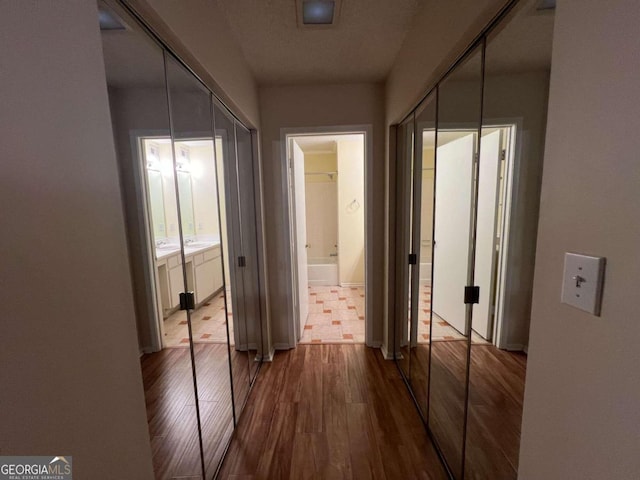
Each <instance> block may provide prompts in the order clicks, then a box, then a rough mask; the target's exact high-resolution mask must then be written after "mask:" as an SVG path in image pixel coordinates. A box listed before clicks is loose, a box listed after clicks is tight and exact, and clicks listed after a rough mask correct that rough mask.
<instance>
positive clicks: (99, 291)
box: [0, 0, 153, 479]
mask: <svg viewBox="0 0 640 480" xmlns="http://www.w3.org/2000/svg"><path fill="white" fill-rule="evenodd" d="M0 9H1V10H2V15H0V39H1V43H2V45H3V48H2V49H0V65H2V72H3V73H2V76H0V104H1V105H2V108H0V144H1V145H2V175H1V176H0V182H1V184H0V205H2V207H1V210H0V224H1V225H2V231H3V234H2V235H1V236H0V251H2V252H3V253H4V255H3V266H2V273H1V275H2V277H1V284H2V288H0V302H2V305H3V308H4V311H3V318H4V319H6V321H4V322H3V327H2V339H3V346H2V348H1V349H0V365H2V368H0V384H1V385H2V388H0V405H2V408H0V424H1V425H2V435H1V436H0V452H1V454H2V455H28V454H35V455H55V454H56V453H59V454H62V453H64V454H66V455H72V456H73V460H74V462H73V464H74V474H75V477H77V478H92V479H108V478H114V476H115V477H118V478H136V479H151V478H153V471H152V465H151V449H150V445H149V435H148V431H147V422H146V415H145V406H144V397H143V388H142V380H141V374H140V364H139V359H138V346H137V340H136V328H135V316H134V307H133V299H132V293H131V281H130V276H129V265H128V261H127V247H126V240H125V231H124V218H123V214H122V203H121V194H120V187H119V183H118V182H119V181H118V170H117V163H116V158H115V151H114V145H113V134H112V130H111V124H110V119H109V105H108V99H107V88H106V84H105V73H104V67H103V61H102V51H101V44H100V36H99V30H98V23H97V10H96V5H95V3H93V2H86V1H81V0H75V1H73V0H69V1H66V2H41V1H37V0H24V1H20V2H16V1H2V2H0Z"/></svg>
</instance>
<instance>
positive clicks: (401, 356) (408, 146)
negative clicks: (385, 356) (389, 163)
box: [395, 114, 415, 380]
mask: <svg viewBox="0 0 640 480" xmlns="http://www.w3.org/2000/svg"><path fill="white" fill-rule="evenodd" d="M414 125H415V122H414V116H413V114H412V115H410V116H409V117H408V118H407V119H406V120H405V121H404V122H403V123H402V124H400V125H399V126H398V130H397V133H396V135H397V148H398V158H397V167H396V168H397V170H396V172H397V173H396V174H397V175H398V185H403V186H406V187H407V188H400V189H399V191H398V196H397V205H396V224H397V226H398V228H397V229H396V248H397V250H398V252H399V254H398V257H397V262H396V278H397V281H398V283H399V287H400V288H399V289H398V293H397V294H398V297H397V299H396V318H397V319H398V320H399V323H397V324H396V330H395V334H396V340H395V349H396V362H397V363H398V366H399V367H400V370H401V371H402V373H403V374H404V376H405V378H406V379H407V380H409V379H410V378H411V352H410V351H411V332H412V325H413V322H414V319H413V318H412V316H411V314H412V310H411V294H412V291H411V288H410V285H411V274H412V265H411V263H412V262H411V258H412V257H411V256H410V255H411V253H412V251H413V250H412V249H413V245H412V237H411V234H410V232H411V228H412V227H411V224H412V221H413V215H412V212H413V202H414V198H413V181H412V178H413V169H414V165H413V163H414V149H415V137H414Z"/></svg>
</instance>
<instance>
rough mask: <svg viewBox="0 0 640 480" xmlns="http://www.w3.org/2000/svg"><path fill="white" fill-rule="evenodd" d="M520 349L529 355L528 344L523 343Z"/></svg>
mask: <svg viewBox="0 0 640 480" xmlns="http://www.w3.org/2000/svg"><path fill="white" fill-rule="evenodd" d="M522 351H523V352H524V353H526V354H527V355H529V345H525V346H524V347H522Z"/></svg>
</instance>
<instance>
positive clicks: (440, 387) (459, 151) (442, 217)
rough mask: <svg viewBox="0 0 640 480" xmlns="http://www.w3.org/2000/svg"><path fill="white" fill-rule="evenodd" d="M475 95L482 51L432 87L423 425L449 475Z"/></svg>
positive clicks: (465, 345)
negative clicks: (434, 119) (434, 126)
mask: <svg viewBox="0 0 640 480" xmlns="http://www.w3.org/2000/svg"><path fill="white" fill-rule="evenodd" d="M481 95H482V49H481V48H479V47H478V48H475V49H474V50H472V51H471V52H470V53H469V54H468V55H467V56H466V57H465V59H464V60H463V61H462V62H461V63H459V64H458V65H457V66H456V67H455V69H454V70H453V71H452V72H451V73H450V74H449V75H448V76H447V77H446V78H445V79H444V80H443V81H442V82H441V83H440V85H439V87H438V131H437V147H436V166H435V172H436V176H435V177H436V180H435V213H434V215H435V218H434V232H433V238H434V249H433V252H434V253H433V282H432V292H433V294H432V295H433V297H432V306H431V310H432V312H431V313H432V316H431V363H430V382H431V383H430V388H429V428H430V429H431V432H432V434H433V437H434V439H435V440H436V443H437V445H438V447H439V448H440V450H441V452H442V454H443V457H444V459H445V461H446V463H447V465H448V467H449V469H450V471H451V473H452V474H453V476H454V477H455V478H462V476H463V468H464V463H463V460H464V445H465V442H464V435H465V408H466V396H467V373H468V365H467V355H468V349H469V330H470V322H471V308H470V306H469V305H465V303H464V300H463V299H464V287H465V286H466V285H470V283H469V282H470V280H471V274H472V264H471V261H472V258H473V257H472V254H473V251H472V245H473V242H472V240H473V239H472V234H473V232H472V228H471V225H472V218H473V217H472V215H473V199H474V178H473V167H474V158H475V155H476V153H477V148H478V145H477V144H478V133H479V128H480V113H481V112H480V108H481Z"/></svg>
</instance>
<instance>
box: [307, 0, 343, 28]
mask: <svg viewBox="0 0 640 480" xmlns="http://www.w3.org/2000/svg"><path fill="white" fill-rule="evenodd" d="M335 8H336V2H335V1H334V0H303V2H302V23H303V24H304V25H331V24H332V23H333V15H334V13H335Z"/></svg>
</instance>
